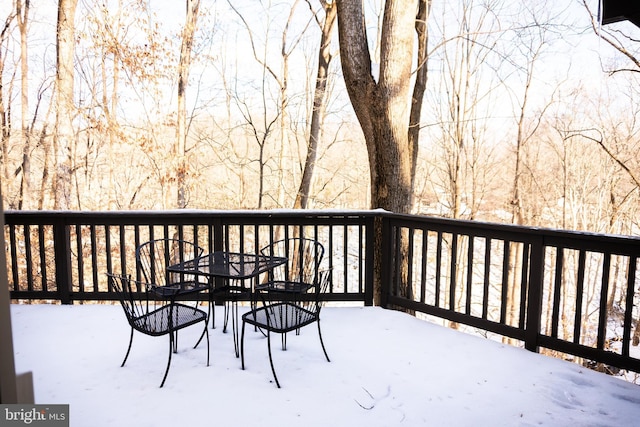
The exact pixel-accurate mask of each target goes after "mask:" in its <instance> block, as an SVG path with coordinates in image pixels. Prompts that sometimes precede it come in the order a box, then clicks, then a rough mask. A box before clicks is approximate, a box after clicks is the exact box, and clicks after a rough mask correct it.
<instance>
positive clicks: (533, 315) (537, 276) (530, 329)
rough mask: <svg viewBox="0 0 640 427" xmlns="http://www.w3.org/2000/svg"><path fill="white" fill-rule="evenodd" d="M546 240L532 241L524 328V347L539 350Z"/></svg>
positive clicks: (539, 238)
mask: <svg viewBox="0 0 640 427" xmlns="http://www.w3.org/2000/svg"><path fill="white" fill-rule="evenodd" d="M544 254H545V249H544V240H543V239H542V237H536V238H535V239H534V240H533V241H532V242H531V253H530V258H529V266H530V271H529V286H528V291H527V293H528V296H527V321H526V324H525V330H524V337H525V338H524V347H525V348H526V349H527V350H529V351H533V352H536V353H537V352H538V336H539V335H540V325H541V322H542V289H543V280H544Z"/></svg>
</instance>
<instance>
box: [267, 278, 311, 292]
mask: <svg viewBox="0 0 640 427" xmlns="http://www.w3.org/2000/svg"><path fill="white" fill-rule="evenodd" d="M312 287H313V284H312V283H304V282H291V281H286V280H272V281H269V282H267V283H263V284H260V285H258V286H256V290H257V291H268V292H283V293H304V292H307V291H308V290H309V289H311V288H312Z"/></svg>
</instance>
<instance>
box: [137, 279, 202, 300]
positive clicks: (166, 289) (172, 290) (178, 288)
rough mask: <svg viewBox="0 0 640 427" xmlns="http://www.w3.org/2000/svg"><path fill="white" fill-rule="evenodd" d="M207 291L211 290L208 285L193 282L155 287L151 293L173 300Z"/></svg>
mask: <svg viewBox="0 0 640 427" xmlns="http://www.w3.org/2000/svg"><path fill="white" fill-rule="evenodd" d="M207 289H209V285H208V284H207V283H202V282H197V281H195V280H192V281H185V282H179V283H172V284H170V285H164V286H153V287H152V288H151V289H150V291H151V292H152V293H153V294H155V295H157V296H159V297H161V298H171V297H175V296H178V295H185V294H190V293H198V292H203V291H206V290H207Z"/></svg>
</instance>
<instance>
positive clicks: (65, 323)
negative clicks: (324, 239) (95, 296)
mask: <svg viewBox="0 0 640 427" xmlns="http://www.w3.org/2000/svg"><path fill="white" fill-rule="evenodd" d="M218 310H219V311H217V313H218V315H217V322H218V326H217V328H216V329H214V330H210V339H211V347H210V348H211V365H210V366H209V367H206V363H205V361H206V349H205V346H204V345H202V344H201V345H200V346H199V347H198V348H197V349H195V350H194V349H192V348H191V347H192V345H193V344H194V343H195V340H196V339H197V336H198V334H199V328H197V327H196V328H188V329H186V330H184V331H183V332H181V334H180V341H179V349H178V354H175V355H174V357H173V361H172V365H171V370H170V372H169V376H168V378H167V382H166V384H165V386H164V388H162V389H160V388H159V387H158V386H159V384H160V381H161V379H162V374H163V372H164V367H165V364H166V357H167V351H168V339H167V338H166V337H161V338H151V337H146V336H143V335H141V334H136V336H135V337H134V342H133V348H132V352H131V355H130V356H129V360H128V361H127V364H126V365H125V367H124V368H120V363H121V361H122V358H123V357H124V353H125V351H126V347H127V343H128V338H129V330H130V329H129V326H128V325H127V324H126V321H125V317H124V314H123V312H122V310H121V308H120V306H107V305H74V306H54V305H12V307H11V313H12V324H13V333H14V335H13V336H14V341H15V342H14V346H15V352H16V368H17V370H18V372H24V371H33V373H34V386H35V396H36V403H39V404H55V403H64V404H69V405H70V420H71V426H76V427H87V426H93V427H100V426H118V427H127V426H137V427H142V426H204V425H219V426H234V425H237V426H254V425H263V426H298V425H304V426H336V427H340V426H386V427H388V426H400V425H406V426H421V425H426V426H444V425H446V426H533V425H543V426H567V425H571V426H631V425H638V422H640V421H639V420H640V386H637V385H633V384H630V383H627V382H624V381H622V380H620V379H617V378H614V377H610V376H607V375H605V374H600V373H597V372H593V371H590V370H588V369H584V368H581V367H580V366H578V365H575V364H572V363H569V362H565V361H561V360H557V359H553V358H550V357H546V356H543V355H539V354H535V353H531V352H528V351H526V350H523V349H519V348H515V347H510V346H508V345H502V344H500V343H497V342H493V341H489V340H486V339H483V338H479V337H474V336H470V335H466V334H464V333H461V332H458V331H455V330H451V329H447V328H444V327H441V326H437V325H433V324H430V323H428V322H425V321H422V320H419V319H416V318H414V317H412V316H409V315H407V314H403V313H399V312H393V311H389V310H383V309H381V308H376V307H350V308H344V307H327V308H325V309H323V312H322V325H323V337H324V339H325V344H326V347H327V351H328V353H329V357H330V358H331V363H327V361H326V360H325V359H324V355H323V353H322V349H321V347H320V343H319V341H318V335H317V331H316V329H315V326H311V327H309V328H305V329H303V331H302V334H301V335H300V336H295V335H290V337H289V340H288V350H287V351H286V352H283V351H280V346H279V340H274V354H273V356H274V363H275V366H276V371H277V372H278V376H279V379H280V383H281V384H282V387H283V388H282V389H277V388H276V386H275V384H274V383H273V382H272V376H271V370H270V367H269V359H268V355H267V345H266V339H265V338H264V337H263V336H262V335H261V334H260V333H259V332H257V333H256V332H254V331H253V330H248V333H247V337H246V341H245V351H246V368H247V369H246V370H245V371H242V370H241V369H240V360H239V359H236V357H235V355H234V352H233V341H232V336H231V334H230V333H227V334H223V333H222V328H221V318H222V309H221V308H218ZM190 329H191V330H190Z"/></svg>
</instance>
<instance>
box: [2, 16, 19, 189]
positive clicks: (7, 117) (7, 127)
mask: <svg viewBox="0 0 640 427" xmlns="http://www.w3.org/2000/svg"><path fill="white" fill-rule="evenodd" d="M15 16H16V15H15V10H12V11H11V13H10V14H9V16H7V18H6V20H5V22H4V25H3V26H2V30H1V31H0V46H4V44H5V42H6V41H7V40H8V39H9V34H10V32H9V30H10V28H11V22H13V19H14V18H15ZM4 51H5V50H4V49H3V48H0V77H1V76H3V75H4V69H5V58H4V57H3V56H2V53H3V52H4ZM2 80H3V79H1V78H0V144H1V151H0V160H1V162H0V163H2V181H1V183H0V185H6V183H7V182H9V179H10V175H9V161H8V160H9V137H10V136H11V114H10V113H11V106H10V104H7V105H6V106H5V100H4V90H3V88H2V83H3V82H2ZM4 190H5V191H4V192H3V193H4V194H8V192H7V188H6V187H5V188H4Z"/></svg>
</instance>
